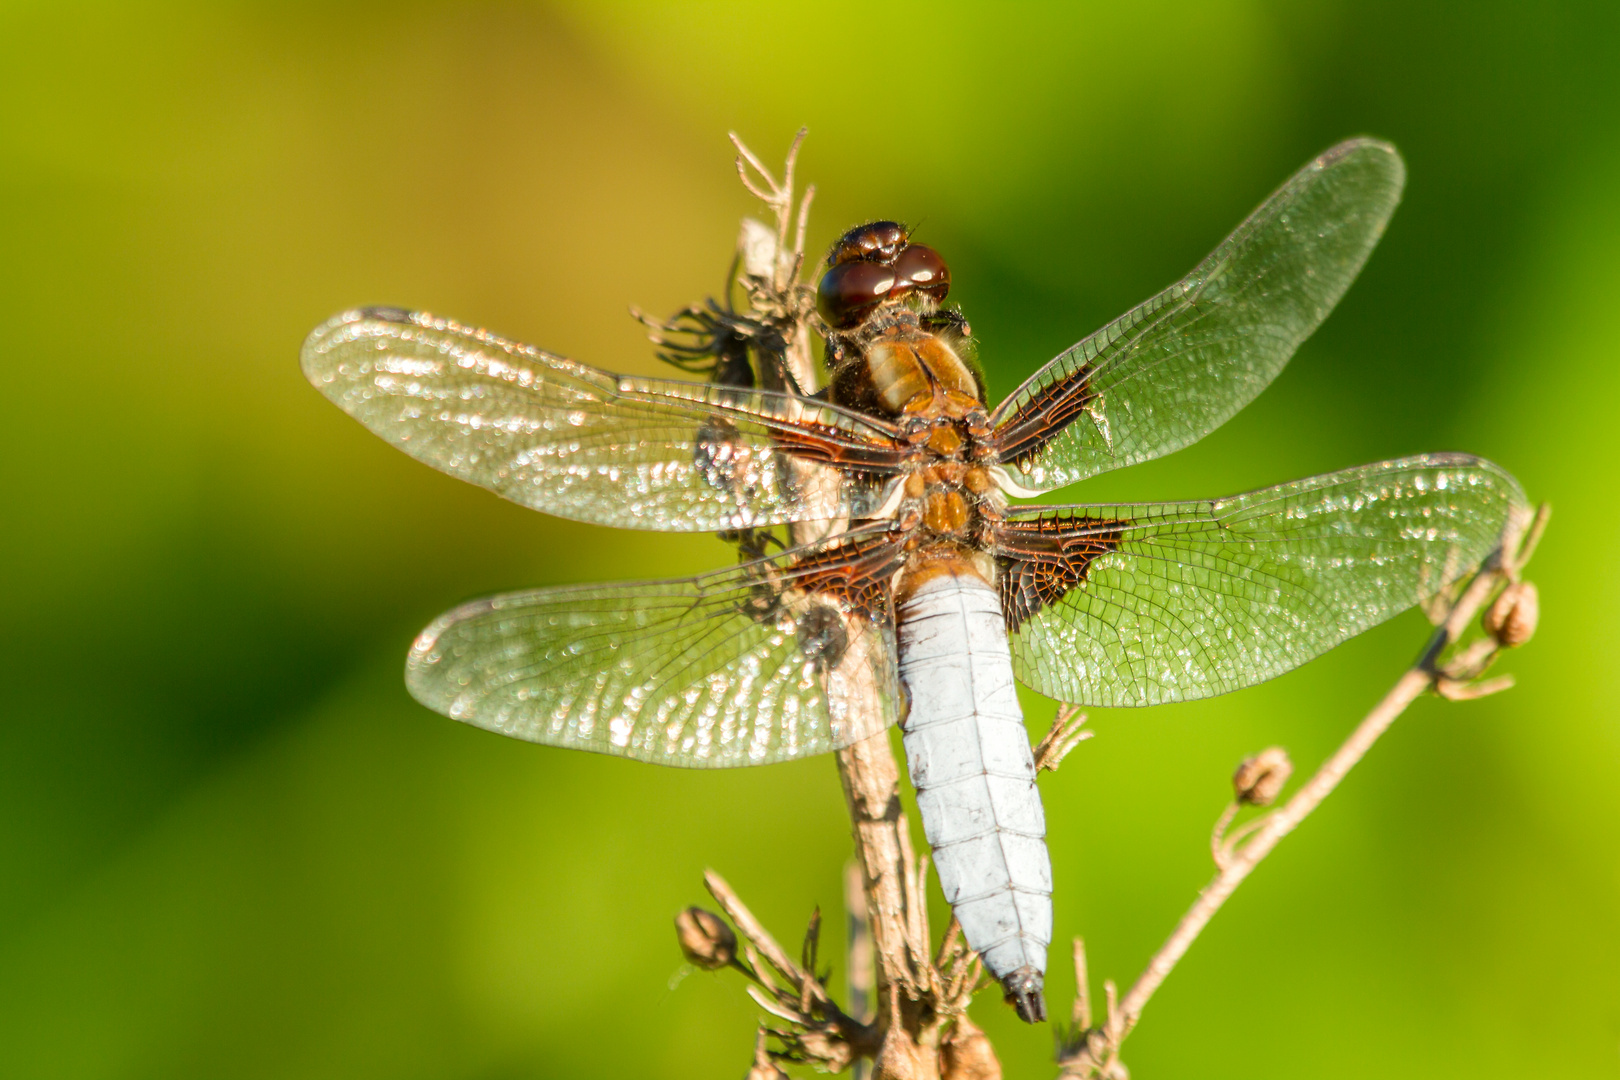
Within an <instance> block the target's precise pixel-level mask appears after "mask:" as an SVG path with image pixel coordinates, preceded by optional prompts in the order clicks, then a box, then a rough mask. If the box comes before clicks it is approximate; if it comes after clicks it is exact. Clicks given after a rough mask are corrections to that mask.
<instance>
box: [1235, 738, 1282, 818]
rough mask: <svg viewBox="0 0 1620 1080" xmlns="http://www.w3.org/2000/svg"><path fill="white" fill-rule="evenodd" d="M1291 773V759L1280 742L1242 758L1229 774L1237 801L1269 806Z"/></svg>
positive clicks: (1251, 804)
mask: <svg viewBox="0 0 1620 1080" xmlns="http://www.w3.org/2000/svg"><path fill="white" fill-rule="evenodd" d="M1293 774H1294V763H1293V762H1292V761H1289V760H1288V752H1287V751H1285V750H1284V749H1283V748H1282V747H1280V746H1272V747H1268V748H1266V749H1265V750H1262V751H1260V752H1259V753H1258V754H1256V755H1254V756H1253V757H1247V758H1244V759H1243V762H1242V764H1240V765H1239V766H1238V767H1237V772H1235V773H1233V774H1232V791H1233V792H1234V793H1235V794H1236V796H1237V801H1238V802H1240V803H1247V804H1248V805H1250V806H1269V805H1271V801H1272V800H1273V799H1275V798H1276V797H1277V793H1278V792H1280V791H1282V789H1283V785H1284V784H1286V783H1288V778H1289V777H1290V776H1292V775H1293Z"/></svg>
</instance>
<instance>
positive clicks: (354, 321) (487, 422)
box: [303, 308, 898, 532]
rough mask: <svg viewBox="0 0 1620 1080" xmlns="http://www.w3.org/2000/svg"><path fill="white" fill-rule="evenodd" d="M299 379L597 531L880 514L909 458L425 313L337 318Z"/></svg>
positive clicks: (778, 411)
mask: <svg viewBox="0 0 1620 1080" xmlns="http://www.w3.org/2000/svg"><path fill="white" fill-rule="evenodd" d="M303 367H304V374H305V375H306V376H308V378H309V380H310V382H312V383H314V384H315V386H316V387H317V388H318V389H319V390H320V391H321V392H322V393H323V394H325V395H326V396H327V397H328V398H330V399H332V401H333V402H335V403H336V404H337V405H338V407H339V408H341V409H342V410H343V411H344V412H346V413H348V414H349V415H350V416H353V417H354V418H355V419H356V420H359V421H360V422H361V423H362V424H364V425H365V426H366V427H368V428H370V429H371V430H372V431H373V432H375V433H376V434H378V435H380V436H382V437H383V438H384V439H387V440H388V441H389V442H390V443H392V444H394V445H395V446H397V447H399V448H400V449H401V450H404V451H405V452H406V453H407V454H410V455H411V456H412V457H414V458H416V459H417V460H419V461H424V462H426V463H427V464H429V465H432V466H433V467H434V468H436V469H440V470H442V471H444V472H447V473H449V474H450V475H451V476H455V477H459V478H460V479H462V480H467V481H470V482H472V483H474V484H478V485H479V486H480V487H485V488H488V489H489V490H491V491H494V492H496V493H497V494H499V495H503V496H505V497H506V498H508V499H511V500H512V501H513V502H517V503H521V504H522V505H524V506H529V507H533V508H534V509H536V510H543V511H545V512H546V513H548V514H556V515H557V516H558V517H565V518H571V519H573V520H575V521H588V522H592V523H594V524H598V525H614V526H618V527H621V528H634V529H662V530H668V531H694V532H706V531H720V530H727V529H742V528H754V527H763V526H769V525H774V524H782V523H784V522H794V521H826V520H834V519H838V518H863V517H871V516H874V514H875V513H876V511H877V509H878V507H879V506H880V505H881V504H882V502H883V500H884V493H885V490H886V486H887V483H888V475H887V474H888V472H889V471H890V470H892V467H893V464H894V463H895V461H896V460H897V455H898V451H897V450H896V448H895V443H894V440H893V438H892V432H890V431H889V430H888V429H887V428H886V427H885V426H884V425H883V424H882V423H881V422H878V421H874V420H869V419H867V418H864V417H861V416H859V415H858V414H855V413H851V412H848V411H846V410H842V409H838V408H836V407H834V406H830V405H824V404H821V403H819V402H814V401H808V400H806V399H804V398H799V397H795V396H792V395H788V394H778V393H771V392H767V391H758V390H746V389H736V388H727V387H721V386H714V385H709V384H703V383H687V382H676V381H673V380H660V379H640V378H631V377H628V376H620V375H611V374H609V373H607V372H604V371H598V370H596V369H595V368H591V367H587V366H585V365H584V364H578V363H575V362H573V361H571V360H565V359H563V358H561V357H557V356H552V355H551V354H550V353H546V352H543V351H541V350H540V349H536V348H534V347H533V346H529V345H523V344H519V343H517V342H512V341H507V340H505V339H503V338H499V337H496V336H495V335H493V334H490V333H487V332H485V331H483V330H472V329H468V328H466V327H462V326H458V325H457V324H455V323H453V322H449V321H447V320H444V319H439V318H436V317H434V316H432V315H428V314H425V313H421V312H416V313H411V312H404V311H398V310H395V309H389V308H370V309H366V310H361V311H350V312H346V313H344V314H342V315H339V316H337V317H336V318H334V319H332V320H331V321H329V322H328V323H326V324H325V325H324V326H322V327H320V328H319V329H317V330H316V331H315V332H314V333H313V334H311V335H310V336H309V340H308V341H306V342H305V343H304V349H303ZM842 466H849V467H851V468H857V469H858V471H857V472H856V473H855V474H854V475H849V474H846V472H845V470H844V468H842Z"/></svg>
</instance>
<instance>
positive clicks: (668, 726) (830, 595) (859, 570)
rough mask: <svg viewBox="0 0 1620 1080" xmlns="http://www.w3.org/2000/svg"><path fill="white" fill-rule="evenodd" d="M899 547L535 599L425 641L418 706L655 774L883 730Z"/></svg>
mask: <svg viewBox="0 0 1620 1080" xmlns="http://www.w3.org/2000/svg"><path fill="white" fill-rule="evenodd" d="M899 558H900V553H899V549H898V547H897V546H896V545H895V544H894V543H892V542H891V541H890V540H889V539H888V537H887V536H886V535H885V534H883V533H881V532H878V533H872V534H866V535H853V536H850V535H846V537H843V538H840V539H839V540H837V541H834V542H829V543H825V544H821V545H815V546H811V547H806V548H799V549H796V550H794V551H791V552H787V553H785V554H783V555H780V556H777V557H774V558H770V559H763V560H759V561H757V562H753V563H747V564H744V565H742V566H739V567H736V568H734V569H731V570H726V571H722V572H719V573H714V574H706V575H704V576H702V577H696V578H688V579H686V580H682V581H659V582H643V583H636V584H622V585H593V586H586V587H579V588H555V589H533V590H529V591H527V592H518V593H508V594H506V595H504V596H496V597H492V598H490V599H487V600H479V601H475V602H473V603H470V604H466V605H464V606H462V607H460V608H457V609H456V610H454V611H451V612H448V613H447V614H445V615H443V616H441V617H440V618H439V619H437V620H436V621H435V622H434V623H433V625H431V626H429V627H428V628H427V629H426V630H424V631H422V633H421V635H420V636H419V637H418V638H417V640H416V644H415V645H414V646H413V647H412V649H411V654H410V658H409V660H408V661H407V663H406V675H405V678H406V684H407V685H408V686H409V687H410V691H411V693H412V694H413V695H414V696H415V697H416V699H417V700H418V701H420V702H422V703H423V704H424V705H426V706H428V707H429V708H431V709H434V710H436V711H438V712H441V713H443V714H445V715H446V716H449V717H451V718H453V719H456V720H462V721H465V722H467V723H469V724H473V725H474V726H476V727H481V728H487V729H488V730H490V731H495V732H499V733H500V734H503V735H510V736H513V737H514V738H519V739H527V740H529V741H530V742H537V743H545V744H547V745H550V746H564V747H571V748H574V749H578V750H592V751H595V752H597V753H603V754H615V755H618V756H621V757H629V758H637V759H639V760H642V761H651V762H657V763H659V764H663V765H679V766H685V767H690V768H724V767H730V766H737V765H762V764H766V763H768V762H773V761H785V760H788V759H790V758H799V757H805V756H808V755H810V754H819V753H823V752H825V751H828V750H835V749H838V748H840V747H843V746H847V745H849V744H850V743H852V742H855V741H857V740H859V739H862V738H865V737H866V736H868V735H871V734H874V733H876V732H878V731H881V730H883V729H884V728H885V727H887V726H888V725H889V724H891V723H893V722H894V720H895V719H896V717H897V707H898V702H899V697H898V690H897V687H898V683H897V678H898V676H897V674H896V668H895V658H894V657H895V652H894V621H893V614H892V605H891V603H890V597H889V587H888V581H889V579H890V578H891V577H892V576H893V573H894V570H895V569H896V568H897V566H898V559H899Z"/></svg>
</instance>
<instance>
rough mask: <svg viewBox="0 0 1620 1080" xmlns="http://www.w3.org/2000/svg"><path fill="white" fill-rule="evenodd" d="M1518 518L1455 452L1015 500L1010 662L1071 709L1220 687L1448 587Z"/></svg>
mask: <svg viewBox="0 0 1620 1080" xmlns="http://www.w3.org/2000/svg"><path fill="white" fill-rule="evenodd" d="M1527 512H1528V511H1527V508H1526V504H1525V500H1524V493H1523V492H1522V491H1521V490H1520V489H1519V485H1518V483H1517V481H1515V480H1514V479H1513V477H1511V476H1509V475H1508V474H1507V473H1506V472H1504V471H1503V470H1502V469H1501V468H1499V467H1498V466H1496V465H1493V464H1492V463H1490V462H1488V461H1485V460H1482V459H1480V458H1475V457H1469V456H1466V455H1461V454H1457V455H1430V456H1425V457H1415V458H1406V459H1404V460H1400V461H1388V462H1382V463H1379V464H1376V465H1364V466H1362V467H1360V468H1357V469H1348V470H1346V471H1344V472H1337V473H1330V474H1329V475H1326V476H1318V477H1313V478H1312V479H1309V480H1299V481H1296V482H1294V483H1291V484H1283V485H1281V486H1280V487H1274V488H1267V489H1265V490H1263V491H1255V492H1251V493H1249V494H1247V495H1237V496H1234V497H1232V498H1229V499H1217V500H1214V501H1213V502H1185V503H1162V504H1157V505H1135V506H1132V505H1125V506H1065V507H1028V508H1022V509H1019V510H1018V511H1015V512H1013V513H1010V514H1009V515H1008V518H1007V521H1006V522H1005V524H1004V526H1003V527H1002V529H1001V531H1000V533H999V535H998V536H997V542H998V558H999V562H1000V566H1001V577H1000V590H1001V597H1002V604H1003V611H1004V612H1005V613H1006V615H1007V621H1008V626H1009V630H1010V631H1011V632H1012V654H1013V669H1014V671H1015V672H1016V673H1017V675H1018V677H1019V679H1021V680H1022V681H1024V682H1025V683H1027V684H1028V685H1030V686H1032V687H1034V688H1035V689H1036V690H1039V691H1040V692H1041V693H1043V694H1046V695H1049V696H1051V697H1054V698H1057V699H1059V700H1062V701H1069V702H1074V703H1076V704H1085V705H1097V706H1122V705H1157V704H1159V703H1161V702H1167V701H1187V700H1191V699H1194V698H1202V697H1210V696H1212V695H1215V694H1224V693H1226V692H1227V691H1229V690H1236V689H1238V688H1239V687H1243V686H1248V685H1250V684H1252V683H1257V682H1261V681H1263V680H1265V679H1269V678H1272V677H1273V676H1276V675H1280V674H1282V673H1283V672H1285V671H1288V670H1290V669H1292V668H1294V667H1297V666H1298V665H1300V664H1303V663H1304V662H1305V661H1307V660H1309V659H1311V658H1312V657H1315V656H1318V655H1320V654H1321V653H1323V652H1326V651H1327V650H1328V649H1331V648H1332V647H1333V646H1335V645H1337V644H1339V643H1340V642H1342V641H1345V640H1346V639H1348V638H1350V637H1353V636H1354V635H1356V634H1359V633H1361V632H1362V631H1363V630H1366V629H1367V628H1369V627H1371V626H1375V625H1377V624H1378V623H1380V622H1383V621H1384V620H1385V619H1388V618H1390V617H1391V616H1393V615H1396V614H1398V613H1400V612H1401V611H1404V610H1405V609H1407V608H1409V607H1411V606H1413V605H1414V604H1418V603H1422V602H1424V601H1426V600H1428V599H1429V598H1431V597H1434V596H1435V595H1436V594H1438V593H1440V592H1441V591H1442V590H1445V589H1447V588H1449V587H1450V586H1451V585H1452V584H1453V583H1455V582H1456V581H1458V580H1459V579H1460V578H1463V577H1465V576H1467V575H1468V574H1469V573H1470V572H1471V571H1472V570H1473V569H1474V568H1475V567H1477V566H1478V565H1479V563H1480V562H1481V561H1482V560H1483V559H1484V558H1485V557H1486V556H1487V555H1489V554H1490V552H1491V551H1493V550H1494V549H1495V548H1496V546H1497V544H1498V543H1499V542H1500V541H1501V537H1502V536H1503V534H1504V530H1505V529H1506V528H1508V527H1509V525H1510V523H1518V522H1520V521H1522V520H1523V519H1524V518H1525V516H1526V515H1527Z"/></svg>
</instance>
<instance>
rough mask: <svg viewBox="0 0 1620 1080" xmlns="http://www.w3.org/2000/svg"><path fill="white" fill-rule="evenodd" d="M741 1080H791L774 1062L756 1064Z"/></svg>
mask: <svg viewBox="0 0 1620 1080" xmlns="http://www.w3.org/2000/svg"><path fill="white" fill-rule="evenodd" d="M743 1080H792V1078H791V1077H789V1076H788V1074H787V1073H785V1072H783V1071H782V1070H781V1069H780V1068H778V1067H777V1064H776V1062H774V1061H766V1062H763V1063H760V1062H756V1063H755V1064H754V1067H753V1068H752V1069H749V1070H748V1075H747V1076H746V1077H744V1078H743Z"/></svg>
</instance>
